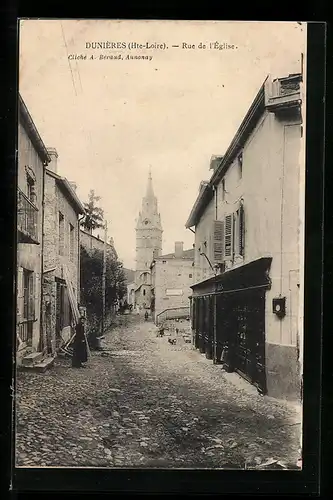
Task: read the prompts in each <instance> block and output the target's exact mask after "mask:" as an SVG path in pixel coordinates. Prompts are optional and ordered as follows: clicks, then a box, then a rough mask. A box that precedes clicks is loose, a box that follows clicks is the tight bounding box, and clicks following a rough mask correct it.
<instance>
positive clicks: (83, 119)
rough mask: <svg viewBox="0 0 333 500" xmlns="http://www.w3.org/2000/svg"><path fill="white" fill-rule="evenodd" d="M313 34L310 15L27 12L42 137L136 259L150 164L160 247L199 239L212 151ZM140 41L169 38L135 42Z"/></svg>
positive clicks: (23, 86) (26, 68)
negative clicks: (304, 18) (199, 210)
mask: <svg viewBox="0 0 333 500" xmlns="http://www.w3.org/2000/svg"><path fill="white" fill-rule="evenodd" d="M305 39H306V25H305V24H302V25H300V24H299V23H296V22H221V21H219V22H216V21H137V20H136V21H130V20H126V21H125V20H123V21H117V20H112V21H111V20H110V21H108V20H58V19H57V20H22V21H21V23H20V65H19V90H20V93H21V95H22V97H23V99H24V101H25V103H26V105H27V107H28V109H29V112H30V114H31V116H32V118H33V120H34V122H35V125H36V127H37V129H38V131H39V133H40V135H41V137H42V140H43V142H44V144H45V145H46V147H54V148H56V150H57V152H58V155H59V158H58V173H59V174H60V175H63V176H65V177H66V178H67V179H68V180H70V181H74V182H75V183H76V184H77V194H78V196H79V198H80V199H81V201H83V202H84V201H87V200H88V194H89V191H90V189H94V190H95V193H96V194H97V195H99V196H100V197H101V200H100V202H99V205H100V206H101V207H102V208H103V210H104V213H105V219H106V220H107V222H108V236H112V237H113V239H114V244H115V247H116V250H117V253H118V255H119V258H120V259H121V260H122V261H123V263H124V266H125V267H127V268H132V269H135V222H136V218H137V216H138V213H139V210H140V208H141V202H142V197H143V196H144V194H145V190H146V184H147V178H148V172H149V168H151V172H152V178H153V187H154V192H155V195H156V196H157V198H158V206H159V212H160V213H161V220H162V226H163V253H169V252H172V251H173V250H174V243H175V241H183V242H184V248H185V249H186V248H191V247H192V244H193V241H194V240H193V237H194V235H193V233H191V232H190V231H189V230H187V229H185V223H186V220H187V218H188V216H189V213H190V211H191V208H192V206H193V204H194V202H195V200H196V197H197V195H198V189H199V184H200V181H202V180H209V178H210V176H211V173H212V172H211V171H210V170H209V163H210V158H211V156H212V155H216V154H217V155H223V154H224V153H225V151H226V149H227V148H228V145H229V144H230V142H231V140H232V139H233V136H234V134H235V133H236V131H237V129H238V127H239V125H240V123H241V121H242V119H243V117H244V116H245V114H246V112H247V110H248V108H249V106H250V105H251V103H252V101H253V99H254V97H255V95H256V94H257V92H258V90H259V87H260V86H261V84H262V83H263V81H264V79H265V78H266V76H267V75H269V74H270V75H271V76H273V77H281V76H287V75H288V74H289V73H296V72H299V71H300V68H301V62H300V61H301V53H302V52H303V53H305V54H306V42H305ZM87 42H88V43H91V42H109V43H111V42H120V43H122V42H123V43H125V44H126V48H125V49H117V48H116V49H110V48H105V49H91V48H86V43H87ZM131 42H137V43H141V44H145V43H146V42H148V44H149V45H152V44H154V43H157V44H160V45H162V44H165V47H168V48H164V49H160V48H155V49H154V48H149V49H147V48H144V49H129V48H128V44H129V43H131ZM215 42H219V44H218V45H219V46H220V47H222V48H220V49H219V48H214V46H213V45H212V46H211V45H210V43H212V44H214V43H215ZM183 43H186V48H183ZM200 43H202V44H204V45H206V48H205V49H203V48H199V44H200ZM223 44H228V45H229V46H230V45H234V48H233V49H231V48H229V49H228V48H225V47H226V45H223ZM172 45H179V47H172ZM193 45H194V48H190V46H193ZM109 46H110V45H109ZM162 46H164V45H162ZM210 47H212V48H210ZM223 47H224V48H223ZM73 55H75V56H80V55H86V59H72V58H71V59H69V58H68V56H73ZM91 55H93V56H94V58H93V59H91V58H90V57H91ZM100 55H103V56H105V55H107V56H109V55H120V56H122V58H123V59H100ZM127 55H131V56H133V55H144V56H146V55H148V56H152V59H151V60H150V61H149V60H142V59H140V60H127V59H126V56H127ZM100 236H101V237H103V233H102V231H100Z"/></svg>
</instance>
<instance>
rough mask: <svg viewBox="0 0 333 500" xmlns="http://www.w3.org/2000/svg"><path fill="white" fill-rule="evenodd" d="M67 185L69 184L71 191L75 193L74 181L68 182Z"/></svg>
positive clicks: (75, 185)
mask: <svg viewBox="0 0 333 500" xmlns="http://www.w3.org/2000/svg"><path fill="white" fill-rule="evenodd" d="M68 183H69V185H70V187H71V188H72V189H73V191H75V192H76V189H77V184H76V182H74V181H68Z"/></svg>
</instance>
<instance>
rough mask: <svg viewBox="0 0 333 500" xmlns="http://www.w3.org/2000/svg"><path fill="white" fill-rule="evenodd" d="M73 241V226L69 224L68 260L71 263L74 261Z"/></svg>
mask: <svg viewBox="0 0 333 500" xmlns="http://www.w3.org/2000/svg"><path fill="white" fill-rule="evenodd" d="M74 241H75V231H74V226H73V225H72V224H69V260H71V261H72V262H73V260H74Z"/></svg>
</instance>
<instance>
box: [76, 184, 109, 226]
mask: <svg viewBox="0 0 333 500" xmlns="http://www.w3.org/2000/svg"><path fill="white" fill-rule="evenodd" d="M100 199H101V197H100V196H96V195H95V191H94V190H93V189H91V190H90V192H89V197H88V203H84V208H85V216H84V218H83V220H82V222H81V225H82V227H84V228H85V229H86V230H87V231H89V233H92V232H93V230H94V229H98V228H100V227H103V225H104V223H103V221H104V210H103V209H102V208H100V207H98V206H97V205H96V203H97V202H98V201H100Z"/></svg>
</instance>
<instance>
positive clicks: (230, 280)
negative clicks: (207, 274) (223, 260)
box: [191, 257, 272, 297]
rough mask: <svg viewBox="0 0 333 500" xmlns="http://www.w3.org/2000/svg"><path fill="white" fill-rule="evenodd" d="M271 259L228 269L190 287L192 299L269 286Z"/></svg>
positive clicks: (254, 261)
mask: <svg viewBox="0 0 333 500" xmlns="http://www.w3.org/2000/svg"><path fill="white" fill-rule="evenodd" d="M271 262H272V257H261V258H259V259H256V260H253V261H252V262H249V263H247V264H244V265H242V266H239V267H236V268H234V269H230V270H229V271H226V272H224V273H222V274H218V275H217V276H213V277H211V278H209V279H207V280H204V281H201V282H200V283H196V284H194V285H192V286H191V288H192V290H193V297H196V296H200V295H205V294H211V293H223V292H232V291H236V290H245V289H249V288H256V287H267V288H269V287H270V285H271V280H270V277H269V271H270V267H271Z"/></svg>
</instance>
